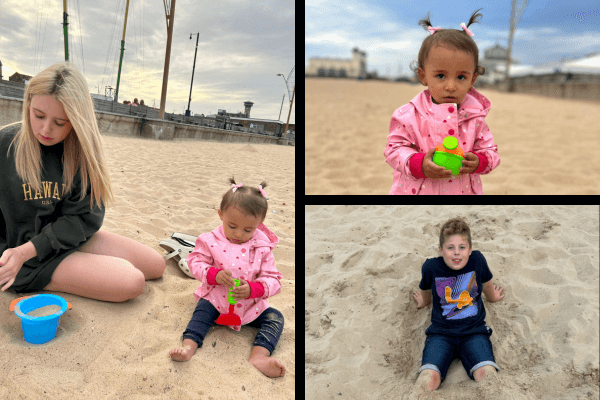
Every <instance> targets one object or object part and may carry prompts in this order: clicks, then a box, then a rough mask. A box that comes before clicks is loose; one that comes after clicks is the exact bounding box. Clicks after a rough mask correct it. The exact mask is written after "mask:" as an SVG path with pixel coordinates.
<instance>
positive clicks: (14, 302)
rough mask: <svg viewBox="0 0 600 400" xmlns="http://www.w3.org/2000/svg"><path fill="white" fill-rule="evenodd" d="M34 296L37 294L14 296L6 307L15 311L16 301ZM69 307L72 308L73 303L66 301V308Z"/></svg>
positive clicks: (68, 308)
mask: <svg viewBox="0 0 600 400" xmlns="http://www.w3.org/2000/svg"><path fill="white" fill-rule="evenodd" d="M35 296H37V294H36V295H33V296H23V297H19V298H16V299H14V300H13V301H11V302H10V306H9V307H8V309H9V310H10V311H15V306H16V305H17V303H18V302H20V301H21V300H24V299H28V298H30V297H35ZM71 308H73V305H72V304H71V303H68V302H67V310H70V309H71Z"/></svg>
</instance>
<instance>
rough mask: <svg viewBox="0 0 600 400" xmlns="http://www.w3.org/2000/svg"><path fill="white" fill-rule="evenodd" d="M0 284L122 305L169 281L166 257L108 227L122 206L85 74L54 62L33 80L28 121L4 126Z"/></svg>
mask: <svg viewBox="0 0 600 400" xmlns="http://www.w3.org/2000/svg"><path fill="white" fill-rule="evenodd" d="M0 171H2V174H0V188H2V190H0V287H1V290H2V291H5V290H7V289H9V288H10V290H12V291H14V292H16V293H27V292H34V291H40V290H49V291H58V292H65V293H72V294H77V295H79V296H84V297H89V298H93V299H98V300H104V301H113V302H120V301H125V300H128V299H132V298H134V297H136V296H139V295H140V294H141V293H142V292H143V290H144V282H145V280H147V279H155V278H158V277H160V276H162V274H163V271H164V268H165V263H164V260H163V258H162V257H161V256H160V255H159V254H158V252H157V251H155V250H153V249H151V248H149V247H147V246H144V245H142V244H140V243H137V242H135V241H134V240H131V239H128V238H125V237H122V236H119V235H115V234H112V233H109V232H105V231H101V230H99V229H100V227H101V226H102V221H103V220H104V210H105V207H106V206H108V205H110V204H111V203H112V202H113V195H112V190H111V184H110V176H109V174H108V168H107V165H106V161H105V158H104V154H103V149H102V139H101V136H100V132H99V130H98V125H97V122H96V116H95V112H94V105H93V103H92V98H91V96H90V94H89V91H88V86H87V82H86V80H85V78H84V77H83V75H82V74H81V73H80V72H79V71H78V70H77V69H76V68H75V67H74V66H73V65H72V64H70V63H66V62H65V63H59V64H55V65H52V66H51V67H49V68H47V69H46V70H44V71H42V72H40V73H39V74H38V75H36V76H35V77H34V78H33V79H32V80H31V81H30V82H29V84H28V86H27V89H26V91H25V96H24V101H23V118H22V121H20V122H17V123H14V124H10V125H7V126H5V127H4V128H2V129H1V130H0Z"/></svg>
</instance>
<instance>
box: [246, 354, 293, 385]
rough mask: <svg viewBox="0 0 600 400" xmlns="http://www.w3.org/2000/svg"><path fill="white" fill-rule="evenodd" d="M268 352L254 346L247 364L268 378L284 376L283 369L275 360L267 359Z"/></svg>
mask: <svg viewBox="0 0 600 400" xmlns="http://www.w3.org/2000/svg"><path fill="white" fill-rule="evenodd" d="M269 355H270V353H269V350H267V349H265V348H264V347H261V346H254V347H253V348H252V354H250V358H249V359H248V362H249V363H250V364H252V365H254V367H255V368H256V369H257V370H259V371H260V372H262V373H263V374H265V375H266V376H268V377H269V378H279V377H282V376H284V375H285V367H284V366H283V364H282V363H281V362H280V361H279V360H278V359H276V358H271V357H269Z"/></svg>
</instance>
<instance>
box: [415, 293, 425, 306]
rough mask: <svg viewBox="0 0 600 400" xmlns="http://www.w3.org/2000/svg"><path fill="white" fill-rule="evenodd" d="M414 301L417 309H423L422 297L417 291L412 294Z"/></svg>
mask: <svg viewBox="0 0 600 400" xmlns="http://www.w3.org/2000/svg"><path fill="white" fill-rule="evenodd" d="M413 297H414V298H415V301H416V302H417V308H422V307H425V302H424V301H423V296H421V292H419V291H418V290H417V291H416V292H415V293H414V294H413Z"/></svg>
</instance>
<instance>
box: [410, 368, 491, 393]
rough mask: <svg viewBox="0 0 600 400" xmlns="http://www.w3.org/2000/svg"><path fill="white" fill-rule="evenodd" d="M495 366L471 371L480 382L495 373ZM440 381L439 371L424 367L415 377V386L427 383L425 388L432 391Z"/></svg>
mask: <svg viewBox="0 0 600 400" xmlns="http://www.w3.org/2000/svg"><path fill="white" fill-rule="evenodd" d="M495 374H496V368H494V367H492V366H491V365H484V366H483V367H481V368H478V369H477V370H475V371H474V372H473V378H475V382H480V381H481V380H482V379H484V378H485V377H486V375H487V376H490V375H495ZM440 383H441V378H440V373H439V372H437V371H435V370H433V369H425V370H423V371H421V373H420V374H419V378H418V379H417V386H420V385H424V384H427V389H429V390H431V391H433V390H436V389H437V388H438V387H439V386H440Z"/></svg>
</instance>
